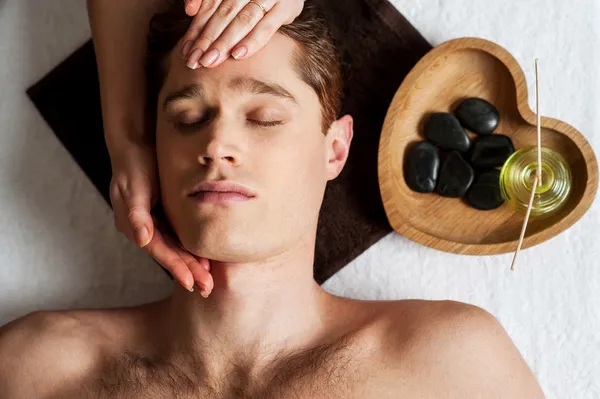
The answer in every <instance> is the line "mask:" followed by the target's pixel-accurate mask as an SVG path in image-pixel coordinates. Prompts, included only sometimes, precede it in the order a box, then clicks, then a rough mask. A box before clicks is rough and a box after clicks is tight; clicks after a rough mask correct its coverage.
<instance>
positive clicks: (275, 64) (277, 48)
mask: <svg viewBox="0 0 600 399" xmlns="http://www.w3.org/2000/svg"><path fill="white" fill-rule="evenodd" d="M180 48H181V43H178V44H177V46H176V47H175V48H174V49H173V50H172V51H171V54H170V55H169V58H168V62H167V71H166V78H165V83H164V85H163V90H161V91H162V92H163V93H164V91H165V89H173V88H177V87H181V86H184V85H186V84H190V83H192V82H198V81H202V83H204V84H211V83H215V84H218V83H219V82H225V81H226V80H227V78H228V77H231V76H233V75H245V76H249V77H252V78H256V79H259V80H266V81H271V82H276V83H280V84H283V85H285V86H286V87H288V88H290V89H291V90H294V89H295V90H302V88H301V87H300V86H302V85H304V86H306V87H307V88H308V85H306V84H304V82H303V81H302V80H301V79H300V76H299V75H298V72H297V70H296V69H295V65H294V64H295V62H294V60H295V57H296V52H297V51H298V47H297V44H296V43H295V42H294V41H293V40H292V39H290V38H288V37H287V36H284V35H282V34H280V33H276V34H275V35H274V36H273V37H272V38H271V40H270V41H269V42H268V43H267V44H266V45H265V46H264V47H263V48H262V49H261V50H260V51H258V52H257V53H256V54H254V55H252V56H251V57H248V58H246V59H243V60H235V59H233V58H231V57H230V58H229V59H227V60H226V61H225V62H223V63H222V64H221V65H219V66H217V67H214V68H204V67H200V68H198V69H196V70H192V69H190V68H188V67H187V66H186V65H185V64H186V61H185V60H183V59H182V58H181V56H180V54H179V49H180Z"/></svg>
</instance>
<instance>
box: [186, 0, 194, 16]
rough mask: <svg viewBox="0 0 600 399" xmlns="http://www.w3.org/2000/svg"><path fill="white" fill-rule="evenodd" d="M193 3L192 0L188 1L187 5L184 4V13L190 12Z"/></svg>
mask: <svg viewBox="0 0 600 399" xmlns="http://www.w3.org/2000/svg"><path fill="white" fill-rule="evenodd" d="M193 5H194V2H193V1H188V3H187V5H186V6H185V12H186V13H188V14H189V13H190V12H192V6H193Z"/></svg>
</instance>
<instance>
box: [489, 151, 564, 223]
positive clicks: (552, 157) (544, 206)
mask: <svg viewBox="0 0 600 399" xmlns="http://www.w3.org/2000/svg"><path fill="white" fill-rule="evenodd" d="M541 151H542V181H541V182H538V185H537V188H536V190H535V197H534V199H533V205H532V207H531V217H542V216H548V215H550V214H552V213H554V212H556V211H557V210H559V209H560V208H561V207H562V206H563V205H564V204H565V203H566V201H567V198H569V194H570V193H571V170H570V168H569V164H568V163H567V161H566V160H565V159H564V158H563V157H562V155H560V154H559V153H558V152H556V151H553V150H551V149H549V148H545V147H542V149H541ZM537 160H538V158H537V148H536V147H526V148H522V149H520V150H519V151H516V152H515V153H514V154H512V155H511V156H510V158H508V159H507V160H506V162H505V163H504V166H503V167H502V171H501V172H500V189H501V190H502V195H503V196H504V198H505V199H506V202H507V203H508V204H509V206H511V207H512V208H513V209H514V210H516V211H517V212H519V213H521V214H523V215H524V214H525V213H526V212H527V206H528V205H529V197H530V196H531V189H532V188H533V181H534V178H535V176H536V173H537V165H538V162H537Z"/></svg>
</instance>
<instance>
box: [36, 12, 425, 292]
mask: <svg viewBox="0 0 600 399" xmlns="http://www.w3.org/2000/svg"><path fill="white" fill-rule="evenodd" d="M318 3H320V5H321V8H322V10H323V12H324V14H325V16H326V17H327V19H328V20H329V21H330V26H331V30H332V33H333V36H334V38H335V39H336V43H337V45H338V49H339V50H340V54H341V55H342V62H343V64H344V81H345V82H344V83H345V86H346V89H345V101H344V107H343V113H344V114H346V113H348V114H350V115H352V116H353V117H354V121H355V122H354V129H355V130H354V139H353V142H352V149H351V152H350V157H349V159H348V163H347V165H346V167H345V168H344V171H343V172H342V174H341V175H340V177H338V178H337V179H336V180H334V181H333V182H331V183H329V185H328V187H327V190H326V192H325V200H324V202H323V207H322V209H321V214H320V219H319V229H318V236H317V244H316V255H315V269H314V275H315V279H316V280H317V282H319V283H323V282H324V281H325V280H327V279H328V278H329V277H331V276H332V275H333V274H334V273H336V272H337V271H338V270H340V269H341V268H342V267H343V266H345V265H346V264H348V262H350V261H352V260H353V259H354V258H356V257H357V256H358V255H360V254H361V253H362V252H363V251H365V250H366V249H367V248H369V247H370V246H371V245H372V244H374V243H375V242H377V241H378V240H379V239H381V238H382V237H383V236H384V235H386V234H387V233H389V232H390V231H391V228H390V226H389V224H388V222H387V218H386V216H385V212H384V209H383V204H382V202H381V197H380V194H379V187H378V183H377V152H378V146H379V134H380V131H381V127H382V125H383V120H384V117H385V114H386V111H387V108H388V106H389V104H390V102H391V100H392V97H393V95H394V93H395V92H396V90H397V89H398V86H399V85H400V83H401V82H402V79H403V78H404V76H406V74H407V73H408V72H409V71H410V69H411V68H412V67H413V66H414V65H415V64H416V63H417V61H418V60H419V59H420V58H421V57H422V56H423V55H425V53H427V52H428V51H429V50H430V49H431V46H430V45H429V44H428V43H427V42H426V41H425V39H424V38H423V37H422V36H421V35H420V34H419V32H417V30H416V29H415V28H414V27H413V26H412V25H410V23H409V22H408V21H407V20H406V19H405V18H404V17H403V16H402V15H401V14H400V13H399V12H398V11H397V10H396V9H395V8H394V6H392V5H391V4H390V3H389V2H388V1H387V0H318ZM27 94H28V95H29V97H30V98H31V100H32V101H33V102H34V104H35V105H36V107H37V108H38V110H39V111H40V113H41V114H42V116H43V117H44V119H45V120H46V121H47V122H48V124H49V125H50V127H51V128H52V130H53V131H54V133H55V134H56V136H57V137H58V139H59V140H60V141H61V142H62V143H63V145H64V146H65V147H66V148H67V150H68V151H69V152H70V153H71V155H72V156H73V158H74V159H75V161H76V162H77V163H78V164H79V166H80V167H81V168H82V169H83V171H84V172H85V173H86V174H87V176H88V177H89V178H90V179H91V180H92V182H93V183H94V185H95V186H96V188H97V189H98V191H100V193H101V194H102V196H103V197H104V198H105V200H106V201H107V202H108V203H109V204H110V199H109V195H108V188H109V183H110V177H111V168H110V160H109V157H108V151H107V149H106V145H105V143H104V135H103V130H102V116H101V111H100V94H99V87H98V77H97V70H96V59H95V56H94V49H93V46H92V43H91V41H90V42H88V43H86V44H85V45H84V46H83V47H81V48H80V49H79V50H77V51H76V52H75V53H74V54H72V55H71V56H70V57H69V58H67V59H66V60H65V61H63V62H62V63H61V64H60V65H58V66H57V67H56V68H55V69H54V70H53V71H51V72H50V73H49V74H48V75H47V76H46V77H44V78H43V79H42V80H41V81H40V82H38V83H36V84H35V85H34V86H32V87H31V88H30V89H29V90H28V91H27Z"/></svg>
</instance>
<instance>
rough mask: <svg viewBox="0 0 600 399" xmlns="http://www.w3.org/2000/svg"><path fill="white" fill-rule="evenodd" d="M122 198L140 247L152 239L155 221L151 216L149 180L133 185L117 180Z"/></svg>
mask: <svg viewBox="0 0 600 399" xmlns="http://www.w3.org/2000/svg"><path fill="white" fill-rule="evenodd" d="M117 186H118V187H119V192H120V194H121V198H123V200H124V203H125V206H126V208H127V220H128V221H129V224H130V226H131V229H132V231H133V235H134V237H135V242H136V243H137V244H138V245H139V246H140V247H145V246H146V245H148V243H149V242H150V240H152V233H153V227H154V223H153V222H152V216H150V209H151V199H152V190H151V188H150V184H149V182H142V181H141V180H140V181H138V182H134V183H132V184H131V185H126V184H125V183H120V182H117Z"/></svg>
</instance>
